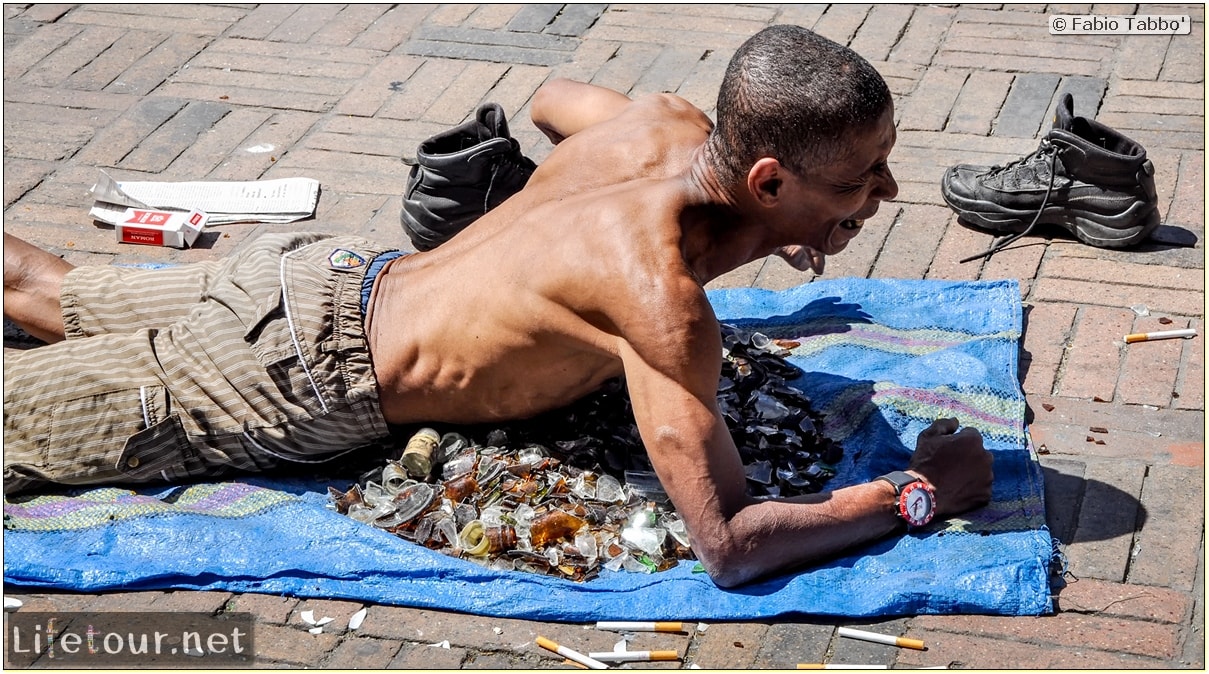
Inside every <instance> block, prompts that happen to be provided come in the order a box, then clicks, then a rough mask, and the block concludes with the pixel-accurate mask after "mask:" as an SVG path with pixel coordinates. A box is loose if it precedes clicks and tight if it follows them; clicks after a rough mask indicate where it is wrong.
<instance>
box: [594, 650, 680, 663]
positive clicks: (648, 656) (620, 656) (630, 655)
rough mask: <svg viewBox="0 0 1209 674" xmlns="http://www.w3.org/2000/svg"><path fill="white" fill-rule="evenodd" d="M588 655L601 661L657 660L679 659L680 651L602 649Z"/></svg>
mask: <svg viewBox="0 0 1209 674" xmlns="http://www.w3.org/2000/svg"><path fill="white" fill-rule="evenodd" d="M588 657H589V658H594V659H596V660H600V661H601V662H658V661H666V660H679V659H680V653H679V652H677V651H620V652H618V651H604V652H601V653H595V652H593V653H588Z"/></svg>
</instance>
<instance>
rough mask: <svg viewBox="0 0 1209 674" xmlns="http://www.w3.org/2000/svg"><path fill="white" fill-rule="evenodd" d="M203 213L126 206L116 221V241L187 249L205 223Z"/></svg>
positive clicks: (205, 217)
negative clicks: (123, 212) (123, 213)
mask: <svg viewBox="0 0 1209 674" xmlns="http://www.w3.org/2000/svg"><path fill="white" fill-rule="evenodd" d="M206 220H207V216H206V214H205V213H203V212H201V211H199V210H196V209H195V210H192V211H189V212H188V213H183V212H175V211H153V210H150V209H146V208H127V209H126V213H125V215H123V216H122V217H121V218H120V220H119V221H118V223H117V233H118V241H119V242H121V243H137V244H141V245H144V246H171V247H173V248H188V247H189V246H192V245H193V242H194V241H196V240H197V235H198V234H201V231H202V229H203V228H204V227H205V226H206Z"/></svg>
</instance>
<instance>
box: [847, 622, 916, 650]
mask: <svg viewBox="0 0 1209 674" xmlns="http://www.w3.org/2000/svg"><path fill="white" fill-rule="evenodd" d="M839 635H840V636H841V637H848V638H849V639H860V640H861V641H872V642H873V643H875V644H886V645H888V646H898V647H900V648H914V649H915V650H917V651H923V650H927V649H926V648H924V642H923V641H920V640H919V639H908V638H906V637H895V636H890V635H889V634H878V633H877V632H866V631H864V630H854V629H852V628H851V627H841V628H839Z"/></svg>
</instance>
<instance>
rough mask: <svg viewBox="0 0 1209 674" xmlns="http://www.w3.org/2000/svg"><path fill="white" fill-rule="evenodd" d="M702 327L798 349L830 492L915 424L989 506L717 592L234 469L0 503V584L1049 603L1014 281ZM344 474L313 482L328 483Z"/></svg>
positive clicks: (476, 601) (913, 289) (808, 299)
mask: <svg viewBox="0 0 1209 674" xmlns="http://www.w3.org/2000/svg"><path fill="white" fill-rule="evenodd" d="M710 300H711V302H712V303H713V305H714V307H715V310H716V312H717V314H718V317H719V318H720V319H721V320H723V321H725V322H729V323H734V324H737V325H740V326H742V327H745V328H749V329H758V330H760V331H762V332H764V333H766V334H769V335H770V336H774V337H782V338H788V339H793V340H795V341H798V342H800V346H798V347H796V348H795V349H794V350H793V355H792V356H791V357H790V359H791V361H793V362H794V363H795V364H796V365H798V366H799V367H801V368H802V369H803V370H804V371H805V373H806V374H805V375H804V376H803V377H802V378H800V379H799V380H797V381H796V382H794V384H795V385H796V386H798V387H799V388H801V389H802V390H803V391H804V392H805V393H806V394H807V395H808V396H809V397H810V398H811V399H812V400H813V402H814V404H815V406H816V407H817V408H818V409H819V410H820V411H822V412H823V413H824V414H826V415H827V422H826V428H825V429H824V432H825V434H826V435H828V436H829V437H831V438H833V439H836V440H838V441H840V442H841V444H843V446H844V450H845V454H844V460H843V462H842V463H841V465H840V466H839V472H838V474H837V476H836V477H835V478H834V479H833V481H832V483H831V486H833V487H839V486H843V485H847V484H855V483H860V482H864V481H867V480H869V479H872V478H873V477H876V476H877V475H880V474H882V473H885V472H888V471H890V470H896V469H901V468H903V467H905V465H906V462H907V460H908V457H909V455H910V452H911V451H912V449H913V448H914V445H915V438H916V436H917V435H918V434H919V432H920V431H921V430H923V429H924V428H925V427H926V426H927V425H928V424H929V423H931V421H932V420H933V419H936V418H937V417H942V416H953V417H957V418H958V419H959V420H960V421H961V423H962V424H963V425H968V426H973V427H975V428H978V429H979V430H981V431H982V433H983V436H984V439H985V443H986V446H987V448H988V449H990V450H992V451H993V452H994V455H995V468H994V469H995V487H994V495H993V499H992V502H991V504H990V505H989V506H987V507H985V508H982V509H979V510H977V511H974V512H971V513H968V514H966V515H963V516H960V517H957V518H952V519H949V520H948V521H945V522H934V523H933V524H932V525H930V526H929V527H927V528H925V529H923V530H920V531H916V532H913V533H910V534H908V535H904V536H896V537H892V538H887V539H885V540H882V541H880V542H877V543H874V544H871V545H868V546H865V547H862V548H860V549H857V550H853V551H852V552H851V554H848V555H846V556H844V557H841V558H838V559H835V560H832V561H830V562H827V563H823V564H819V565H817V566H813V567H811V568H809V569H805V570H801V571H797V572H793V573H788V574H786V575H783V576H779V577H776V578H772V579H769V580H765V581H762V582H757V583H753V584H750V585H747V586H744V587H742V588H738V589H731V590H724V589H720V588H718V587H716V586H715V585H714V584H713V583H712V582H711V581H710V580H709V578H708V576H706V575H705V574H703V573H694V572H693V567H694V566H695V564H694V563H693V562H682V563H681V564H680V565H679V566H677V567H676V568H674V569H672V570H669V571H665V572H662V573H655V574H650V575H647V574H638V573H630V572H624V571H622V572H616V573H614V572H609V571H602V573H601V575H600V577H598V578H596V579H594V580H591V581H589V582H585V583H575V582H571V581H564V580H559V579H556V578H551V577H547V576H539V575H534V574H528V573H522V572H499V571H491V570H488V569H485V568H483V567H481V566H479V565H476V564H473V563H471V562H467V561H463V560H459V559H455V558H452V557H448V556H445V555H441V554H438V553H436V552H433V551H430V550H427V549H425V548H422V547H419V546H416V545H413V544H411V543H408V542H406V541H403V540H401V539H398V538H396V537H394V536H392V535H390V534H388V533H385V532H383V531H380V530H377V529H374V528H372V527H369V526H366V525H363V524H360V523H358V522H356V521H353V520H351V519H349V518H347V517H344V516H342V515H338V514H336V513H335V512H333V511H331V510H330V509H328V508H326V507H325V505H326V504H327V502H328V497H327V494H326V488H327V486H328V484H329V483H326V482H316V481H310V480H299V479H273V478H267V477H266V478H262V477H256V478H248V479H239V480H234V481H230V482H222V483H206V484H198V485H189V486H181V487H175V488H168V487H158V488H144V489H138V490H133V491H132V490H130V489H125V488H100V489H91V490H84V491H80V492H76V493H74V494H73V495H71V496H63V495H43V496H39V497H36V498H34V499H32V500H26V499H17V501H18V502H7V501H6V503H5V530H6V531H5V538H4V553H5V555H4V578H5V583H6V584H7V586H8V589H9V590H10V591H11V590H12V589H13V587H14V586H17V587H21V588H27V589H31V590H33V589H37V588H56V589H63V590H75V591H81V592H101V591H106V590H153V589H155V590H162V589H194V590H227V591H234V592H261V593H271V594H285V595H292V596H299V597H330V598H342V599H351V600H362V601H368V602H376V603H381V604H395V605H404V606H412V607H420V608H435V609H449V610H456V611H464V612H469V613H475V614H482V615H489V616H502V617H511V618H525V619H537V620H557V621H576V622H580V621H583V622H586V621H594V620H608V619H613V620H627V619H628V620H651V619H657V618H666V619H683V620H741V619H756V618H767V617H771V616H777V615H786V614H813V615H827V616H841V617H854V618H856V617H875V616H889V615H909V614H952V613H984V614H996V615H1037V614H1042V613H1048V612H1050V611H1051V610H1052V607H1051V604H1050V587H1049V571H1050V561H1051V556H1052V544H1051V539H1050V536H1049V533H1048V531H1047V530H1046V527H1045V511H1044V503H1043V489H1042V477H1041V469H1040V467H1039V465H1038V463H1037V459H1036V456H1035V454H1034V452H1033V451H1032V447H1031V444H1030V443H1029V440H1028V435H1027V432H1026V429H1025V427H1024V397H1023V394H1022V393H1021V391H1020V387H1019V383H1018V379H1017V356H1018V351H1019V340H1020V331H1021V305H1020V295H1019V289H1018V286H1017V284H1016V283H1015V282H1014V281H991V282H942V281H878V280H863V279H837V280H830V281H817V282H815V283H811V284H808V285H805V286H801V287H798V288H794V289H790V290H785V291H776V292H774V291H766V290H758V289H729V290H720V291H713V292H711V293H710ZM341 477H342V478H344V479H341V480H339V481H333V482H331V483H330V484H332V485H333V486H337V487H344V486H346V485H347V483H348V479H347V476H341Z"/></svg>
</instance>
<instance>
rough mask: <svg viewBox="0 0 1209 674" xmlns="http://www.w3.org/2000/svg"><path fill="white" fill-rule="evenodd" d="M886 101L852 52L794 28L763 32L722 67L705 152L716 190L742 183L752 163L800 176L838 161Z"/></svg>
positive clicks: (883, 89)
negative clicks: (768, 162) (765, 161)
mask: <svg viewBox="0 0 1209 674" xmlns="http://www.w3.org/2000/svg"><path fill="white" fill-rule="evenodd" d="M892 103H893V100H892V99H891V97H890V89H889V88H888V87H887V86H886V82H885V80H883V79H882V76H881V75H880V74H879V73H878V72H877V70H875V69H874V68H873V66H872V65H870V64H869V62H868V61H866V60H865V59H864V58H862V57H861V56H860V55H859V54H857V53H856V52H854V51H852V50H851V49H849V48H847V47H845V46H843V45H840V44H837V43H835V42H832V41H831V40H828V39H827V38H825V37H823V36H821V35H819V34H817V33H814V32H812V31H810V30H807V29H805V28H802V27H801V26H791V25H779V26H770V27H768V28H765V29H764V30H762V31H760V32H759V33H756V34H755V35H753V36H752V37H751V38H750V39H748V40H747V41H746V42H744V43H743V44H742V46H740V47H739V49H738V51H736V52H735V55H734V56H733V57H732V58H731V60H730V64H729V65H728V66H727V67H726V75H725V76H724V77H723V80H722V87H721V89H720V90H719V91H718V105H717V117H718V121H717V124H716V125H715V126H714V130H713V132H712V133H710V137H709V142H708V145H707V149H708V152H709V156H710V158H711V162H712V163H713V168H714V171H715V172H716V173H717V174H718V178H719V179H720V180H721V181H722V183H723V184H734V183H735V182H736V181H740V180H742V179H743V177H744V176H745V175H746V173H747V171H748V169H750V168H751V165H752V164H753V163H755V161H756V160H757V159H759V158H760V157H774V158H776V159H777V160H778V161H780V162H781V163H782V164H784V165H785V166H786V167H787V168H789V169H790V170H792V171H794V172H795V173H798V174H799V175H802V174H805V173H807V172H808V170H809V169H810V168H812V167H821V166H825V165H827V164H831V163H834V162H836V161H840V160H842V159H843V158H844V157H845V156H846V153H847V152H848V151H849V148H848V147H847V140H848V139H849V138H850V134H851V133H852V132H854V131H860V130H864V129H866V128H869V127H871V126H872V124H873V123H874V122H876V121H877V120H878V119H880V118H881V117H882V115H883V114H885V112H886V110H887V109H888V108H889V107H890V106H891V105H892Z"/></svg>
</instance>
